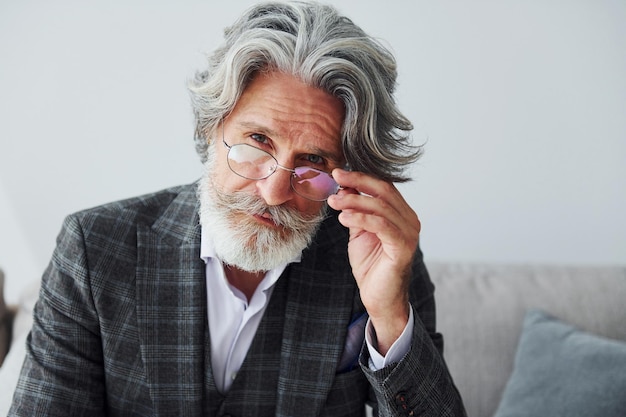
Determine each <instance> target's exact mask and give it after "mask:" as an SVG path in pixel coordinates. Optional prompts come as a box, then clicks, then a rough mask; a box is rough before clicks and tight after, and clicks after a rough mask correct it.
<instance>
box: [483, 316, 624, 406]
mask: <svg viewBox="0 0 626 417" xmlns="http://www.w3.org/2000/svg"><path fill="white" fill-rule="evenodd" d="M624 369H626V343H622V342H618V341H615V340H611V339H607V338H603V337H598V336H596V335H593V334H591V333H587V332H584V331H582V330H580V329H578V328H577V327H574V326H572V325H570V324H566V323H564V322H562V321H560V320H558V319H556V318H554V317H552V316H550V315H548V314H546V313H544V312H542V311H540V310H531V311H529V312H528V313H527V315H526V317H525V319H524V325H523V330H522V335H521V338H520V342H519V346H518V349H517V353H516V356H515V362H514V370H513V374H512V375H511V378H510V379H509V381H508V383H507V386H506V388H505V391H504V395H503V397H502V402H501V403H500V406H499V407H498V410H497V412H496V414H495V417H536V416H568V417H576V416H603V417H611V416H626V400H625V399H624V393H626V373H625V372H624Z"/></svg>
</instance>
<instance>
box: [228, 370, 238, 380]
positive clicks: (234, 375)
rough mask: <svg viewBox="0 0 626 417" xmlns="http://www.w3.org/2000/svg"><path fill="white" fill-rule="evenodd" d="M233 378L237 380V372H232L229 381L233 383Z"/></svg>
mask: <svg viewBox="0 0 626 417" xmlns="http://www.w3.org/2000/svg"><path fill="white" fill-rule="evenodd" d="M235 378H237V372H233V373H232V374H231V375H230V379H232V380H233V381H234V380H235Z"/></svg>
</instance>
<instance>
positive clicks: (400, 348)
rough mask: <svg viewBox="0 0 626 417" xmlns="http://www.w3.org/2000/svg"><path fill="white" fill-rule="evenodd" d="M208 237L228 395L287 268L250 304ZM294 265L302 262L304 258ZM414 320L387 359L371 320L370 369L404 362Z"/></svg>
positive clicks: (220, 378)
mask: <svg viewBox="0 0 626 417" xmlns="http://www.w3.org/2000/svg"><path fill="white" fill-rule="evenodd" d="M207 233H209V231H208V230H206V228H205V227H203V228H202V234H201V241H200V242H201V243H200V257H201V258H202V260H204V262H205V263H206V281H207V282H206V286H207V310H208V316H209V317H208V319H209V334H210V337H211V366H212V369H213V377H214V379H215V385H216V387H217V389H218V391H219V392H221V393H226V392H228V390H229V389H230V387H231V386H232V383H233V381H234V380H235V377H236V376H237V372H238V371H239V369H240V368H241V365H242V364H243V361H244V359H245V357H246V354H247V353H248V349H249V348H250V345H251V344H252V339H253V338H254V335H255V334H256V331H257V328H258V327H259V323H260V322H261V318H263V313H264V312H265V309H266V308H267V306H268V304H269V301H270V298H271V296H272V292H273V290H274V286H275V284H276V282H277V281H278V278H279V277H280V275H281V274H282V273H283V271H284V270H285V268H286V267H287V264H284V265H281V266H279V267H277V268H274V269H272V270H270V271H268V272H267V273H266V274H265V277H264V278H263V280H262V281H261V282H260V283H259V285H258V287H257V289H256V290H255V292H254V294H253V295H252V298H251V299H250V300H247V299H246V296H245V295H244V294H243V293H242V292H241V291H239V290H238V289H237V288H235V287H234V286H232V285H231V284H230V283H229V282H228V279H227V278H226V274H225V273H224V267H223V265H222V262H221V261H220V260H219V259H218V258H217V256H216V254H215V249H214V247H213V244H212V241H211V239H210V238H209V237H208V235H207ZM292 262H300V257H298V258H297V259H294V260H293V261H292ZM413 320H414V319H413V310H412V309H411V313H410V317H409V323H408V324H407V327H406V328H405V329H404V332H403V333H402V335H401V336H400V338H399V339H398V340H396V342H395V343H394V344H393V345H392V346H391V348H390V350H389V352H387V355H386V356H384V357H383V356H382V355H381V354H380V353H379V352H378V351H377V350H376V349H375V348H374V346H373V340H375V337H373V334H374V329H373V326H372V325H371V323H370V322H369V320H368V323H367V327H366V330H365V335H366V337H365V340H366V342H367V347H368V350H369V352H370V358H371V360H370V364H369V365H370V368H372V369H374V370H376V369H381V368H383V367H385V366H386V365H388V364H390V363H393V362H397V361H399V360H400V359H402V357H403V356H404V355H405V354H406V353H407V352H408V351H409V349H410V346H411V336H412V334H413Z"/></svg>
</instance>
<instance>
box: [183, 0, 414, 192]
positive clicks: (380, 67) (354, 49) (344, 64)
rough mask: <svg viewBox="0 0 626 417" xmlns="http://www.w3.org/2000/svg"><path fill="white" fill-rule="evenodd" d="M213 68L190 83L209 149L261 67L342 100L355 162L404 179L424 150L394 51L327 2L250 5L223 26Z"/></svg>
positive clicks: (199, 134) (201, 139)
mask: <svg viewBox="0 0 626 417" xmlns="http://www.w3.org/2000/svg"><path fill="white" fill-rule="evenodd" d="M224 38H225V42H224V44H223V45H222V46H221V47H219V48H218V49H217V50H216V51H215V52H214V53H213V54H212V55H211V56H209V58H208V68H207V69H206V70H204V71H201V72H198V73H197V74H196V76H195V78H194V79H193V80H191V81H190V82H189V91H190V94H191V101H192V106H193V111H194V115H195V118H196V132H195V141H196V150H197V152H198V154H199V155H200V157H201V159H202V161H203V162H204V161H206V159H207V153H208V152H210V150H209V146H208V138H211V137H212V136H213V135H214V134H215V132H216V128H217V126H218V125H219V123H220V122H221V121H222V120H223V119H224V117H226V116H227V115H228V114H229V113H230V112H231V111H232V110H233V108H234V107H235V105H236V103H237V101H238V100H239V97H240V96H241V94H242V93H243V91H244V89H245V88H246V86H247V85H248V83H249V82H250V80H251V79H252V78H253V77H254V76H255V75H256V74H257V73H259V72H260V71H270V70H277V71H280V72H284V73H286V74H291V75H293V76H295V77H297V78H298V79H300V80H301V81H302V82H304V83H305V84H307V85H311V86H313V87H316V88H319V89H321V90H323V91H326V92H327V93H329V94H330V95H332V96H334V97H337V98H338V99H340V100H341V101H342V102H343V104H344V108H345V119H344V122H343V126H342V147H343V153H344V156H345V158H346V161H347V163H348V165H349V166H350V168H351V169H352V170H355V171H361V172H365V173H368V174H371V175H373V176H375V177H378V178H381V179H383V180H386V181H394V182H402V181H407V180H408V179H409V178H408V177H406V176H405V175H404V171H405V168H406V166H407V165H409V164H410V163H412V162H414V161H415V160H417V159H418V158H419V156H420V155H421V147H418V146H413V145H412V144H411V140H410V137H409V132H410V130H412V129H413V126H412V124H411V122H410V121H409V120H408V119H407V118H406V117H405V116H404V115H402V114H401V113H400V111H399V109H398V108H397V105H396V103H395V99H394V96H393V93H394V90H395V87H396V77H397V70H396V61H395V58H394V57H393V55H392V54H391V52H390V51H389V50H387V49H386V48H385V47H384V46H382V45H381V44H380V43H379V42H378V41H377V40H376V39H374V38H372V37H370V36H368V35H367V34H366V33H365V32H364V31H363V30H362V29H361V28H359V27H358V26H356V25H355V24H354V23H353V22H352V21H351V20H350V19H348V18H347V17H345V16H341V15H340V14H339V13H338V12H337V10H336V9H335V8H333V7H332V6H329V5H323V4H318V3H313V2H311V3H307V2H289V3H282V2H271V3H264V4H259V5H256V6H253V7H252V8H250V9H248V10H247V11H246V12H245V13H244V14H243V15H242V16H241V17H240V18H239V19H238V20H237V21H236V22H235V23H234V24H233V25H232V26H230V27H229V28H226V29H225V31H224Z"/></svg>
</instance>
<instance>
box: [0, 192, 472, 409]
mask: <svg viewBox="0 0 626 417" xmlns="http://www.w3.org/2000/svg"><path fill="white" fill-rule="evenodd" d="M197 213H198V203H197V198H196V186H195V185H188V186H181V187H176V188H172V189H169V190H165V191H162V192H159V193H155V194H151V195H147V196H143V197H138V198H134V199H130V200H125V201H121V202H116V203H111V204H108V205H105V206H102V207H98V208H95V209H90V210H86V211H83V212H80V213H77V214H74V215H71V216H68V218H67V219H66V220H65V222H64V225H63V228H62V230H61V233H60V234H59V238H58V240H57V248H56V249H55V252H54V254H53V257H52V260H51V262H50V264H49V266H48V268H47V269H46V271H45V273H44V276H43V280H42V289H41V293H40V297H39V300H38V302H37V304H36V307H35V312H34V324H33V328H32V331H31V333H30V335H29V338H28V341H27V356H26V359H25V362H24V366H23V369H22V373H21V376H20V380H19V382H18V387H17V389H16V392H15V395H14V399H13V404H12V408H11V411H10V412H9V415H10V416H63V417H67V416H78V415H84V416H105V415H106V416H202V415H209V416H213V415H227V414H230V415H240V416H267V415H276V416H298V417H306V416H322V415H323V416H363V414H364V404H365V403H366V402H370V403H371V404H372V405H373V406H374V407H375V410H376V412H377V413H378V414H379V415H385V416H387V415H415V416H418V415H424V416H453V415H454V416H457V415H464V411H463V405H462V402H461V399H460V397H459V394H458V392H457V390H456V388H455V387H454V384H453V382H452V380H451V378H450V375H449V373H448V371H447V369H446V366H445V363H444V361H443V359H442V356H441V349H442V339H441V337H440V335H439V334H437V333H436V332H435V312H434V299H433V286H432V284H431V282H430V279H429V278H428V274H427V272H426V269H425V268H424V266H423V263H422V258H421V253H418V254H417V256H416V261H415V266H414V275H415V277H414V280H413V284H412V287H411V302H412V304H413V308H414V311H415V313H416V318H417V319H416V325H415V328H414V332H413V334H414V336H413V344H412V348H411V351H410V352H409V354H407V356H406V357H405V358H404V359H403V360H402V361H401V362H400V363H398V364H393V365H391V366H389V367H387V368H385V369H382V370H379V371H377V372H372V371H370V370H369V369H368V366H367V363H368V360H369V358H368V354H367V349H362V350H361V353H360V357H355V363H356V366H355V367H354V369H348V370H342V372H338V371H337V367H338V364H339V362H340V358H341V357H342V354H343V353H344V352H343V350H344V345H345V343H346V333H347V329H348V327H349V324H350V322H351V321H352V320H353V319H354V318H355V317H359V316H360V315H362V314H363V313H364V312H365V311H364V308H363V305H362V304H361V302H360V299H359V295H358V289H357V287H356V285H355V282H354V279H353V278H352V276H351V272H350V265H349V263H348V259H347V254H346V249H345V248H346V245H347V233H346V230H345V229H344V228H343V227H342V226H341V225H340V224H339V223H338V222H337V219H336V216H331V217H330V218H329V219H327V220H326V221H325V222H324V224H323V226H322V227H321V229H320V231H319V233H318V236H317V238H316V239H315V242H314V244H312V245H311V247H309V248H308V249H307V250H305V252H304V253H303V257H302V262H301V263H298V264H293V265H290V266H289V267H288V268H287V269H286V270H285V272H284V274H283V276H282V277H281V279H280V280H279V283H278V287H277V289H276V291H275V293H274V296H273V297H272V300H271V302H270V306H269V307H268V310H267V312H266V314H265V316H264V318H263V320H262V322H261V325H260V327H259V331H258V332H257V335H256V337H255V339H254V341H253V344H252V346H251V348H250V351H249V352H248V356H247V357H246V360H245V361H244V364H243V366H242V369H241V371H240V373H239V374H238V376H237V379H236V381H235V383H234V384H233V388H232V389H231V391H230V392H229V393H228V395H226V396H222V395H221V394H219V393H218V392H217V391H216V390H215V385H214V382H213V378H212V373H211V362H210V348H209V346H210V340H209V336H208V330H207V308H206V302H207V301H206V291H207V288H206V280H205V268H204V263H203V262H202V260H201V259H200V258H199V247H200V226H199V224H198V214H197ZM356 356H358V354H356ZM357 359H358V360H357Z"/></svg>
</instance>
